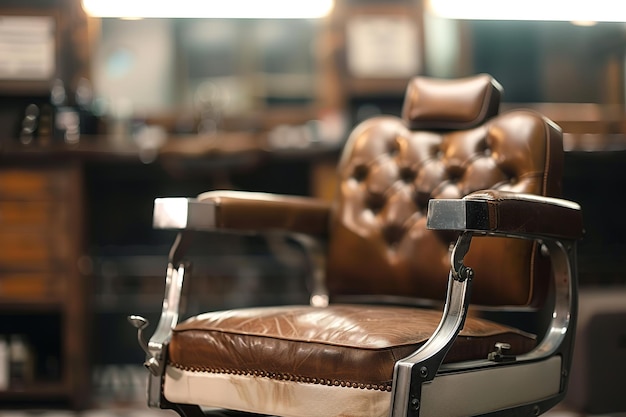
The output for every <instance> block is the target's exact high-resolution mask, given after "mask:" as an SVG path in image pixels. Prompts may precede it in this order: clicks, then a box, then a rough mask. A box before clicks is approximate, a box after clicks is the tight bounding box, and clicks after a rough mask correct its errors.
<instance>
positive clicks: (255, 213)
mask: <svg viewBox="0 0 626 417" xmlns="http://www.w3.org/2000/svg"><path fill="white" fill-rule="evenodd" d="M329 216H330V204H329V203H326V202H324V201H321V200H317V199H314V198H309V197H296V196H284V195H275V194H266V193H250V192H238V191H210V192H206V193H203V194H200V195H199V196H198V197H197V198H157V199H156V200H155V202H154V216H153V225H154V227H155V228H157V229H176V230H205V231H206V230H239V231H267V230H285V231H291V232H296V233H306V234H311V235H317V236H323V235H327V234H328V224H329Z"/></svg>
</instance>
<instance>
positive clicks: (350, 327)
mask: <svg viewBox="0 0 626 417" xmlns="http://www.w3.org/2000/svg"><path fill="white" fill-rule="evenodd" d="M440 317H441V312H439V311H432V310H423V309H417V308H409V307H388V306H359V305H331V306H329V307H326V308H315V307H309V306H295V307H294V306H287V307H264V308H250V309H240V310H231V311H224V312H213V313H206V314H203V315H200V316H196V317H194V318H191V319H189V320H188V321H185V322H183V323H181V324H179V325H178V326H177V327H176V329H175V331H174V334H173V337H172V341H171V344H170V348H169V354H170V361H171V362H172V363H173V364H174V365H175V366H177V367H180V368H183V369H190V370H198V371H200V370H205V371H213V372H227V373H244V374H245V373H255V372H257V373H258V374H259V375H264V376H269V377H274V378H279V379H290V380H293V379H296V380H302V381H306V380H307V378H308V380H309V381H311V382H318V383H320V380H323V381H322V382H321V383H325V384H335V383H336V384H342V383H343V384H357V385H361V384H362V385H364V386H368V385H369V386H371V387H373V388H378V389H388V387H389V383H390V382H391V379H392V374H393V366H394V363H395V362H396V361H397V360H399V359H401V358H403V357H405V356H408V355H409V354H410V353H412V352H413V351H414V350H416V349H417V348H418V347H419V346H420V345H421V344H423V343H424V342H425V341H426V340H427V339H428V337H429V336H430V335H431V334H432V333H433V332H434V330H435V328H436V327H437V325H438V323H439V320H440ZM496 342H508V343H510V344H511V345H512V346H513V348H512V350H511V352H512V353H522V352H526V351H528V350H530V348H531V347H532V346H534V344H535V339H534V337H532V336H530V335H527V334H524V333H522V332H519V331H516V330H513V329H510V328H507V327H505V326H501V325H498V324H495V323H492V322H488V321H485V320H480V319H476V318H468V320H467V322H466V324H465V328H464V329H463V331H462V332H461V334H460V336H459V338H458V339H457V341H456V343H455V345H454V346H453V348H452V350H451V351H450V353H449V354H448V356H447V358H446V361H460V360H466V359H484V358H486V357H487V354H488V353H489V352H490V351H492V350H494V349H493V348H494V344H495V343H496ZM313 380H315V381H313Z"/></svg>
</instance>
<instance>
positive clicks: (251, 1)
mask: <svg viewBox="0 0 626 417" xmlns="http://www.w3.org/2000/svg"><path fill="white" fill-rule="evenodd" d="M82 3H83V9H84V10H85V12H86V13H87V14H88V15H90V16H93V17H116V18H126V19H140V18H222V19H228V18H235V19H313V18H320V17H324V16H326V15H328V14H329V13H330V11H331V10H332V8H333V3H334V0H263V1H259V0H228V1H224V0H175V1H173V0H82Z"/></svg>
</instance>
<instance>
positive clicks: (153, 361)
mask: <svg viewBox="0 0 626 417" xmlns="http://www.w3.org/2000/svg"><path fill="white" fill-rule="evenodd" d="M190 239H191V236H190V235H189V233H185V232H181V233H179V234H178V236H177V238H176V241H175V242H174V245H173V246H172V250H171V251H170V255H169V262H168V266H167V273H166V276H165V296H164V298H163V306H162V309H161V317H160V318H159V322H158V323H157V326H156V329H155V331H154V333H153V335H152V337H151V338H150V340H149V341H148V342H146V341H145V340H144V338H143V333H142V332H143V330H144V329H145V328H146V327H147V326H148V321H147V320H146V319H144V318H142V317H140V316H129V317H128V320H129V321H130V323H131V324H132V325H133V326H134V327H136V328H137V339H138V342H139V346H141V348H142V349H143V350H144V352H145V353H146V361H145V362H144V366H145V367H146V368H147V369H148V370H149V371H150V373H152V375H154V376H161V375H163V371H164V369H165V349H166V346H167V343H169V340H170V338H171V335H172V329H173V328H174V326H176V324H177V323H178V315H179V308H180V299H181V293H182V287H183V280H184V277H185V269H186V265H185V264H184V263H183V262H182V261H181V254H182V252H183V251H184V249H185V248H186V247H187V246H188V245H189V241H190Z"/></svg>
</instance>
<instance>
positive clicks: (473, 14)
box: [426, 0, 626, 22]
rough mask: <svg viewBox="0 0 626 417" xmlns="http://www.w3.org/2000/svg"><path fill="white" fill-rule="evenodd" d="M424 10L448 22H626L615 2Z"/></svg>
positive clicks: (488, 1)
mask: <svg viewBox="0 0 626 417" xmlns="http://www.w3.org/2000/svg"><path fill="white" fill-rule="evenodd" d="M426 3H427V9H428V10H429V11H430V12H431V13H433V14H435V15H437V16H441V17H446V18H450V19H477V20H547V21H576V22H626V7H624V4H623V2H621V1H616V0H594V1H589V0H524V1H520V2H509V1H502V0H473V1H467V0H427V2H426Z"/></svg>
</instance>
